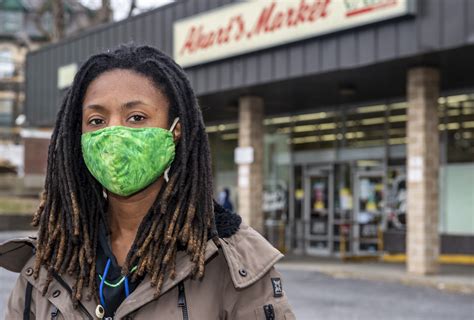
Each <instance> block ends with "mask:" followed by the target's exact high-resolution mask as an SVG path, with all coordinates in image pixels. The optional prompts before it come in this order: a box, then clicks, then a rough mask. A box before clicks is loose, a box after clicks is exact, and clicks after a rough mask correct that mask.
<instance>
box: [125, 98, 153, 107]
mask: <svg viewBox="0 0 474 320" xmlns="http://www.w3.org/2000/svg"><path fill="white" fill-rule="evenodd" d="M137 105H146V106H149V105H148V104H147V103H145V102H143V101H141V100H133V101H129V102H126V103H124V104H122V109H131V108H133V107H135V106H137Z"/></svg>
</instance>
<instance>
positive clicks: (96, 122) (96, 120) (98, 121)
mask: <svg viewBox="0 0 474 320" xmlns="http://www.w3.org/2000/svg"><path fill="white" fill-rule="evenodd" d="M103 123H104V120H102V119H99V118H94V119H91V120H89V124H90V125H93V126H99V125H101V124H103Z"/></svg>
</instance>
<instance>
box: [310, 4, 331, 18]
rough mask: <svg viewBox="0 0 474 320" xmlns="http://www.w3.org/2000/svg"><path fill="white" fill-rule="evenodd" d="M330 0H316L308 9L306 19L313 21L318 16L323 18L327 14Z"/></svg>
mask: <svg viewBox="0 0 474 320" xmlns="http://www.w3.org/2000/svg"><path fill="white" fill-rule="evenodd" d="M330 2H331V0H321V1H316V2H315V3H314V4H313V5H312V6H311V7H310V9H309V18H308V20H309V21H311V22H313V21H316V20H317V19H318V18H321V17H322V18H324V17H326V16H327V9H328V6H329V3H330Z"/></svg>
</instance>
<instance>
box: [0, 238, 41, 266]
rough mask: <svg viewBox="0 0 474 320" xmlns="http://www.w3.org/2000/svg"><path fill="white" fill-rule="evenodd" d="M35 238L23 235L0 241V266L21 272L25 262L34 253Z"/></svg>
mask: <svg viewBox="0 0 474 320" xmlns="http://www.w3.org/2000/svg"><path fill="white" fill-rule="evenodd" d="M35 247H36V238H35V237H24V238H16V239H11V240H7V241H5V242H2V243H0V267H3V268H5V269H7V270H9V271H12V272H17V273H19V272H21V270H22V269H23V267H24V266H25V264H26V262H27V261H28V260H29V259H30V258H31V257H32V256H33V255H34V254H35Z"/></svg>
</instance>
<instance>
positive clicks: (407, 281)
mask: <svg viewBox="0 0 474 320" xmlns="http://www.w3.org/2000/svg"><path fill="white" fill-rule="evenodd" d="M277 269H279V270H295V271H313V272H320V273H323V274H325V275H328V276H330V277H333V278H335V279H357V280H368V281H383V282H388V283H399V284H403V285H407V286H418V287H428V288H434V289H437V290H441V291H446V292H451V293H458V294H467V295H474V281H472V283H460V282H457V281H445V280H443V279H434V278H432V277H430V276H425V277H423V276H413V275H409V274H407V273H400V274H393V272H391V270H387V271H386V272H385V273H383V274H382V273H380V272H375V273H372V272H364V271H357V270H356V271H354V270H349V269H350V268H348V267H340V266H334V265H326V266H324V265H314V264H306V263H291V262H282V263H278V264H277ZM466 278H467V277H466ZM471 280H472V278H471Z"/></svg>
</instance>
